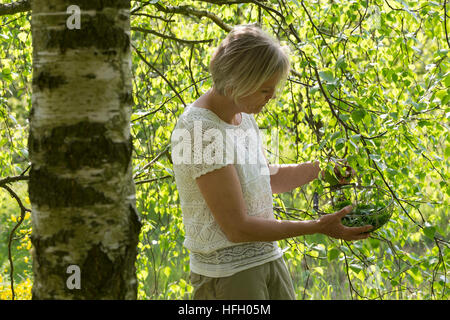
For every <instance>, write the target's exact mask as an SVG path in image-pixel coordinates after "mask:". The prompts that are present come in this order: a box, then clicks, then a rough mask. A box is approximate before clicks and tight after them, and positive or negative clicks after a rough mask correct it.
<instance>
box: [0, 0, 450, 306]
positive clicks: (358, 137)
mask: <svg viewBox="0 0 450 320" xmlns="http://www.w3.org/2000/svg"><path fill="white" fill-rule="evenodd" d="M9 2H10V1H3V0H2V1H0V13H1V12H2V11H1V10H2V9H1V8H2V7H3V8H4V4H6V3H9ZM449 9H450V5H449V4H448V3H447V1H401V0H400V1H398V0H367V1H332V0H330V1H319V0H316V1H300V0H293V1H285V0H270V1H263V0H260V1H256V0H236V1H222V0H209V1H207V0H203V1H188V0H186V1H158V0H153V1H132V9H131V27H132V29H131V30H132V31H131V35H132V47H133V51H132V70H133V95H134V96H133V98H134V106H133V114H132V118H131V133H132V136H133V141H134V150H133V167H134V171H133V174H134V180H135V183H136V199H137V208H138V211H139V213H140V215H141V218H142V222H143V227H142V230H141V234H140V239H139V240H140V241H139V246H138V258H137V262H136V268H137V276H138V281H139V286H138V298H139V299H189V298H190V294H191V293H192V289H193V288H192V286H191V285H190V284H189V258H188V252H187V251H186V249H185V248H183V239H184V237H183V235H184V234H183V225H182V215H181V209H180V205H179V197H178V192H177V189H176V185H175V181H174V177H173V171H172V169H171V168H172V165H171V162H170V145H169V142H170V134H171V131H172V129H173V127H174V125H175V123H176V120H177V118H178V117H179V115H180V114H181V113H182V112H183V110H184V107H185V106H186V105H188V104H189V103H190V102H192V101H194V100H195V99H196V98H197V97H199V96H200V95H201V94H202V93H203V92H205V90H207V89H208V88H209V87H210V85H211V78H210V77H209V74H208V61H209V59H210V57H211V53H212V51H213V49H214V48H215V47H216V46H217V45H218V43H219V42H220V40H222V39H223V38H224V37H225V36H226V34H227V32H228V31H229V30H230V29H231V28H232V27H233V26H234V25H237V24H245V23H259V24H260V25H261V26H262V27H263V28H264V29H265V30H267V31H268V32H269V33H271V34H272V35H274V36H276V37H277V38H278V39H280V41H281V42H282V43H283V44H285V45H288V46H289V47H290V49H291V58H292V67H293V70H292V72H291V74H290V76H289V79H288V81H287V82H286V84H285V86H284V88H283V92H282V94H281V95H280V96H279V97H278V99H276V100H275V101H274V102H272V103H271V104H269V105H268V106H267V107H266V108H265V110H263V112H261V114H259V115H257V116H256V120H257V122H258V124H259V126H260V128H261V131H262V132H263V133H264V136H265V146H266V153H267V156H268V159H269V161H271V162H272V163H300V162H306V161H310V160H313V159H319V160H320V161H321V163H322V165H323V166H324V167H326V166H327V163H329V160H330V159H332V158H335V159H337V158H346V159H347V160H348V162H349V164H350V165H351V166H352V167H353V168H355V169H356V171H357V174H358V181H359V182H360V183H362V184H363V185H373V184H376V185H379V186H380V187H382V188H384V189H386V190H387V191H388V193H389V194H390V196H391V197H392V199H393V202H394V206H395V209H394V212H393V215H392V217H391V219H390V221H389V223H388V224H387V225H386V226H385V227H383V228H382V229H379V230H377V231H376V232H374V233H373V234H372V235H371V237H370V238H369V239H368V240H365V241H358V242H346V241H340V240H335V239H331V238H328V237H325V236H321V235H315V236H305V237H298V238H295V239H290V240H287V241H280V246H281V247H283V248H287V251H286V252H285V260H286V262H287V264H288V267H289V270H290V272H291V275H292V277H293V280H294V284H295V290H296V294H297V297H298V299H447V298H448V295H449V292H448V282H449V276H450V274H449V271H448V268H449V267H450V266H449V261H450V260H449V256H450V252H449V224H448V220H449V218H448V213H449V212H448V208H449V187H448V180H449V179H448V178H449V175H448V166H449V160H448V159H449V155H450V146H449V143H448V142H449V141H448V132H449V125H448V124H449V118H450V108H449V102H450V73H449V57H450V50H449V49H450V41H449V29H450V24H449ZM30 19H31V12H30V11H29V10H28V11H27V10H23V11H20V12H17V13H14V14H2V15H0V48H1V50H0V71H1V72H0V187H2V188H0V299H2V300H3V299H11V298H12V294H11V293H12V292H11V281H10V280H11V276H13V279H14V291H15V297H16V299H29V298H30V297H31V293H30V292H31V287H32V284H33V274H32V269H31V255H30V249H31V246H32V245H31V242H30V234H31V221H30V214H29V213H26V215H25V216H24V219H23V221H22V219H21V210H20V207H19V205H18V201H17V199H15V198H14V197H13V196H12V195H13V193H11V192H10V191H9V190H8V189H6V188H5V187H4V186H6V184H4V183H2V182H4V179H6V178H7V177H14V176H18V175H20V174H22V173H23V172H26V170H27V168H28V166H29V161H28V151H27V133H28V129H29V127H28V114H29V111H30V107H31V80H32V60H31V59H32V57H31V52H32V43H31V32H30ZM2 180H3V181H2ZM9 186H10V190H12V191H13V192H14V194H16V195H17V197H18V198H19V199H21V201H22V203H23V205H24V206H29V205H30V203H29V199H28V194H27V183H26V181H16V182H13V183H12V184H9ZM314 191H317V192H319V193H321V192H323V191H324V187H323V184H322V182H321V181H318V180H317V181H315V182H313V183H311V184H309V185H307V186H304V187H302V188H299V189H297V190H295V191H293V192H290V193H285V194H281V195H277V196H275V197H274V208H275V214H276V216H277V218H280V219H312V218H314V217H316V213H315V212H314V209H313V206H312V195H313V193H314ZM12 266H13V269H12V268H11V267H12Z"/></svg>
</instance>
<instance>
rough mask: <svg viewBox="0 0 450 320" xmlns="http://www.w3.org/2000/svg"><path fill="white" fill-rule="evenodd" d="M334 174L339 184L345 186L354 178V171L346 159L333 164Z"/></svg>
mask: <svg viewBox="0 0 450 320" xmlns="http://www.w3.org/2000/svg"><path fill="white" fill-rule="evenodd" d="M344 170H345V171H344ZM334 174H335V175H336V178H338V182H339V184H347V183H350V181H351V180H352V179H353V177H354V176H356V171H355V170H354V169H353V168H352V167H350V166H349V165H348V162H347V160H346V159H341V160H338V161H336V163H335V167H334Z"/></svg>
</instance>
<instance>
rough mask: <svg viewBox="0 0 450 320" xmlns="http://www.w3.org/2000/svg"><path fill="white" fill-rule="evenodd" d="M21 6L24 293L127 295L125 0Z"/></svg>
mask: <svg viewBox="0 0 450 320" xmlns="http://www.w3.org/2000/svg"><path fill="white" fill-rule="evenodd" d="M71 5H77V6H78V7H79V8H80V10H81V11H80V16H79V18H80V19H79V22H80V23H79V24H80V25H79V27H80V28H79V29H77V28H76V22H77V20H76V18H77V16H76V12H72V13H73V14H71V13H67V8H68V7H69V6H71ZM31 9H32V21H31V30H32V41H33V94H32V109H31V112H30V133H29V137H28V148H29V155H30V160H31V170H30V180H29V186H28V188H29V198H30V201H31V206H32V212H33V213H32V230H33V231H32V244H33V253H32V257H33V273H34V285H33V289H32V296H33V299H136V297H137V280H136V274H135V273H136V272H135V271H136V270H135V260H136V254H137V243H138V237H139V231H140V226H141V224H140V221H139V218H138V213H137V211H136V206H135V201H136V200H135V189H134V182H133V178H132V165H131V154H132V140H131V135H130V116H131V105H132V82H131V55H130V18H129V17H130V1H129V0H108V1H102V0H81V1H77V0H69V1H66V0H51V1H50V0H33V1H32V7H31ZM74 26H75V28H74V29H72V28H73V27H74ZM69 27H70V28H69ZM73 266H75V267H73ZM77 271H79V272H77ZM77 276H79V278H77ZM78 280H80V281H78ZM77 281H78V282H77ZM78 286H79V287H78Z"/></svg>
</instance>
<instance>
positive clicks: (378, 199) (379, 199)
mask: <svg viewBox="0 0 450 320" xmlns="http://www.w3.org/2000/svg"><path fill="white" fill-rule="evenodd" d="M328 189H329V190H328V191H325V192H324V193H323V194H321V195H320V196H319V194H318V193H317V192H316V193H315V194H314V204H313V206H314V210H315V211H316V212H317V213H318V214H321V215H323V214H330V213H334V212H336V211H339V210H341V209H343V208H345V207H347V206H348V205H352V207H353V209H352V211H351V212H349V213H348V214H346V215H345V216H344V217H343V218H342V220H341V222H342V224H343V225H345V226H347V227H362V226H365V225H371V226H372V227H373V228H372V229H370V231H369V232H373V231H375V230H377V229H379V228H380V227H382V226H383V225H384V224H386V223H387V222H388V221H389V219H390V218H391V215H392V212H393V210H394V205H393V199H392V196H391V195H390V194H389V193H388V192H387V191H386V190H383V189H382V188H380V187H378V186H377V185H372V186H361V185H355V184H351V185H341V186H336V187H330V188H328Z"/></svg>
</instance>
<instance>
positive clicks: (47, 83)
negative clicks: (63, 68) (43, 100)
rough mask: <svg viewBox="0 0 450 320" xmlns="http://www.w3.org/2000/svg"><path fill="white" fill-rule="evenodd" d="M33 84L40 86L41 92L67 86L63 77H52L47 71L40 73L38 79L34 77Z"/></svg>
mask: <svg viewBox="0 0 450 320" xmlns="http://www.w3.org/2000/svg"><path fill="white" fill-rule="evenodd" d="M32 84H33V85H35V86H38V87H39V89H40V90H41V91H43V90H44V89H49V90H52V89H55V88H58V87H59V86H61V85H64V84H67V81H66V79H65V78H64V77H62V76H54V75H51V74H50V73H49V72H47V71H42V72H40V73H39V74H38V75H37V76H36V77H33V80H32Z"/></svg>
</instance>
